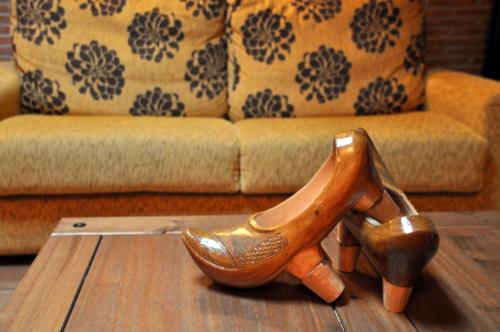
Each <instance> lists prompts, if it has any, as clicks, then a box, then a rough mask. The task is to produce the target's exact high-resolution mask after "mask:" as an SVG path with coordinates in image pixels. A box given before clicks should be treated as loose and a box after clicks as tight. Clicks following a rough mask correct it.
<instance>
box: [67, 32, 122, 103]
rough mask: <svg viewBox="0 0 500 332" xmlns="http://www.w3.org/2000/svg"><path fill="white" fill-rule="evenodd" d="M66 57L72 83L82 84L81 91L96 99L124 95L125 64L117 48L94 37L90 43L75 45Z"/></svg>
mask: <svg viewBox="0 0 500 332" xmlns="http://www.w3.org/2000/svg"><path fill="white" fill-rule="evenodd" d="M67 56H68V62H66V70H67V71H68V73H70V74H71V75H72V78H73V84H74V85H78V86H79V91H80V93H82V94H85V93H87V91H88V92H90V95H91V96H92V98H94V99H95V100H99V99H104V100H107V99H113V97H114V96H117V95H120V94H121V92H122V88H123V86H124V85H125V80H124V79H123V72H124V71H125V67H124V66H123V65H122V64H121V63H120V59H118V56H117V55H116V52H115V51H113V50H108V48H107V47H106V46H104V45H102V46H101V45H99V43H98V42H97V41H95V40H93V41H91V42H90V44H88V45H87V44H74V45H73V51H70V52H68V54H67Z"/></svg>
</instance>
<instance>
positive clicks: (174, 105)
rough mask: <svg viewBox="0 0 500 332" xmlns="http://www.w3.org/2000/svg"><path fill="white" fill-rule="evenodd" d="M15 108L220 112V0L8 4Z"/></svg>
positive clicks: (223, 64) (223, 67)
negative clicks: (16, 82) (17, 81)
mask: <svg viewBox="0 0 500 332" xmlns="http://www.w3.org/2000/svg"><path fill="white" fill-rule="evenodd" d="M12 6H13V8H12V17H11V28H12V32H13V41H14V45H15V59H16V62H17V65H18V68H19V70H20V71H21V72H22V74H23V76H22V97H21V103H22V110H23V112H25V113H42V114H66V113H69V114H131V115H160V116H185V115H187V116H214V117H218V116H222V115H223V114H225V113H226V112H227V89H226V87H227V48H226V44H225V40H224V39H223V38H222V37H223V32H224V19H225V3H224V1H222V0H211V1H202V0H175V1H173V0H148V1H141V0H128V1H127V0H15V1H13V4H12Z"/></svg>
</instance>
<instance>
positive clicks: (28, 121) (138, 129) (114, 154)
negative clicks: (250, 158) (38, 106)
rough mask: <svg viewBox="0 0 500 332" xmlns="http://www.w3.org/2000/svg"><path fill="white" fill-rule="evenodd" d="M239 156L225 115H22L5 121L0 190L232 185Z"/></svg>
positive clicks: (0, 133)
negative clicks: (186, 116) (194, 116)
mask: <svg viewBox="0 0 500 332" xmlns="http://www.w3.org/2000/svg"><path fill="white" fill-rule="evenodd" d="M238 156H239V142H238V135H237V131H236V129H235V127H234V125H233V124H231V123H230V122H228V121H226V120H223V119H216V118H152V117H144V118H132V117H127V116H68V117H49V116H37V115H21V116H16V117H12V118H9V119H7V120H4V121H2V122H0V174H1V175H2V176H0V195H17V194H49V193H50V194H62V193H104V192H141V191H158V192H218V193H232V192H237V191H238V190H239V177H238V165H239V160H238V158H239V157H238Z"/></svg>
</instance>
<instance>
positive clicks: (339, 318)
mask: <svg viewBox="0 0 500 332" xmlns="http://www.w3.org/2000/svg"><path fill="white" fill-rule="evenodd" d="M331 306H332V310H333V313H334V314H335V318H337V321H338V322H339V325H340V329H341V331H342V332H347V329H346V328H345V325H344V322H343V321H342V318H341V317H340V315H339V313H338V312H337V309H336V308H335V305H334V304H332V305H331Z"/></svg>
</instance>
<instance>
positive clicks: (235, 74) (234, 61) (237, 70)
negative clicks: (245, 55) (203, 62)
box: [229, 54, 241, 91]
mask: <svg viewBox="0 0 500 332" xmlns="http://www.w3.org/2000/svg"><path fill="white" fill-rule="evenodd" d="M229 61H231V64H232V65H233V85H232V86H231V89H232V90H233V91H236V88H237V87H238V84H239V83H240V70H241V67H240V64H239V63H238V58H236V57H235V56H234V54H233V56H231V57H230V59H229Z"/></svg>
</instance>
